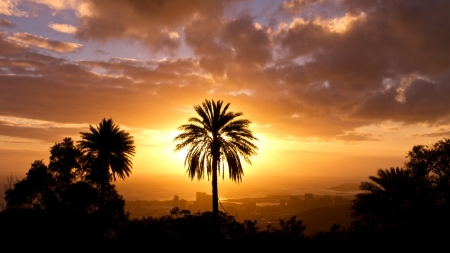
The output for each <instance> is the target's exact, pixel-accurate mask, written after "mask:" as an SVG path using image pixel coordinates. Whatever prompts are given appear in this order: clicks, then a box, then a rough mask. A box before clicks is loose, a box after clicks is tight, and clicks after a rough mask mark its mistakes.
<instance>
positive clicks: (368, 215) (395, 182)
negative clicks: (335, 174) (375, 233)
mask: <svg viewBox="0 0 450 253" xmlns="http://www.w3.org/2000/svg"><path fill="white" fill-rule="evenodd" d="M369 179H370V180H371V181H369V182H362V183H361V185H360V187H359V188H360V189H361V190H362V193H359V194H357V195H356V199H355V200H354V202H353V203H354V204H353V207H352V208H353V216H354V217H356V218H364V219H365V221H366V222H369V220H372V221H371V222H372V223H373V224H382V225H385V224H386V223H388V222H393V221H397V222H398V221H400V220H401V218H402V216H404V214H403V213H402V210H404V208H406V207H407V205H408V204H410V200H411V198H412V188H411V187H412V181H411V171H410V170H407V169H401V168H398V167H397V168H390V169H388V170H382V169H380V170H378V171H377V176H370V177H369Z"/></svg>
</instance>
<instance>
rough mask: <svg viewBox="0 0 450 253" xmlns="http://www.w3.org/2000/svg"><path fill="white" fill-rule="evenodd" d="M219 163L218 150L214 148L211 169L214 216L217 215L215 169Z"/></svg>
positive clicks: (217, 193) (217, 198)
mask: <svg viewBox="0 0 450 253" xmlns="http://www.w3.org/2000/svg"><path fill="white" fill-rule="evenodd" d="M218 165H219V152H217V151H215V150H214V153H213V164H212V167H213V171H212V173H213V174H212V198H213V199H212V204H213V206H212V207H213V215H214V217H218V216H219V190H218V187H217V170H218Z"/></svg>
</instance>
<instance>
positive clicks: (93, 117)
mask: <svg viewBox="0 0 450 253" xmlns="http://www.w3.org/2000/svg"><path fill="white" fill-rule="evenodd" d="M449 13H450V1H446V0H443V1H438V0H436V1H434V0H433V1H423V0H409V1H406V0H405V1H392V0H385V1H383V0H380V1H368V0H286V1H282V0H279V1H275V0H274V1H267V0H252V1H231V0H223V1H221V0H217V1H211V0H190V1H185V0H166V1H164V0H161V1H144V0H132V1H122V0H59V1H58V0H22V1H21V0H2V1H1V2H0V176H1V177H2V178H4V177H6V176H7V175H10V174H12V175H13V176H16V177H18V178H22V177H23V176H24V175H25V173H26V172H27V171H28V169H29V168H30V164H31V163H32V162H33V161H34V160H39V159H44V160H45V161H48V157H49V148H50V147H51V146H52V145H54V144H55V143H58V142H61V141H62V140H63V138H64V137H66V136H67V137H72V138H73V139H75V140H79V139H80V138H79V136H80V134H79V132H86V131H88V130H89V125H95V124H98V123H99V122H100V121H101V120H102V119H103V118H107V119H108V118H112V119H113V120H114V122H115V123H116V124H118V125H119V126H120V127H121V129H123V130H126V131H127V132H129V133H130V134H131V135H132V136H134V139H135V142H136V147H137V149H136V151H137V154H136V156H135V157H134V159H133V164H134V166H133V173H132V174H131V177H130V179H126V180H125V181H127V180H129V182H133V180H137V179H139V178H140V179H143V178H146V177H149V178H150V177H153V178H156V177H158V178H159V180H162V181H161V182H163V181H164V180H169V179H171V178H175V179H177V180H184V181H186V182H189V183H190V181H189V179H188V178H187V176H185V168H184V167H183V160H184V154H183V152H180V153H174V152H173V149H174V146H175V143H174V142H173V137H174V136H176V135H177V134H178V133H179V132H178V131H177V127H178V126H180V125H182V124H184V123H186V122H187V119H188V118H190V117H193V116H196V115H195V112H194V110H193V106H194V105H197V104H201V103H202V102H203V101H204V100H205V99H214V100H224V102H225V103H231V106H230V110H231V111H234V112H243V113H244V115H243V116H242V118H246V119H249V120H251V121H252V124H251V129H252V131H253V133H254V135H255V136H256V137H257V138H258V139H259V141H258V142H257V143H256V145H257V146H258V147H259V151H258V156H256V157H253V158H252V159H251V160H252V164H253V165H249V164H245V165H244V173H245V175H244V177H243V182H242V185H244V186H245V184H246V182H253V183H263V182H266V181H267V180H285V179H286V178H289V179H290V180H294V181H295V180H297V179H298V180H301V179H302V178H303V179H305V178H320V177H332V178H343V179H342V182H344V181H345V180H347V179H344V178H354V179H355V180H364V179H366V178H367V177H368V176H369V175H373V174H375V172H376V170H377V169H379V168H388V167H390V166H402V164H403V163H404V161H405V160H406V158H405V156H406V154H407V152H408V151H409V150H410V149H411V148H412V147H413V146H414V145H419V144H423V145H430V144H432V143H435V142H437V141H438V140H441V139H443V138H444V137H447V138H448V137H449V136H450V98H449V97H450V15H449ZM227 177H228V175H227V174H226V175H225V178H227ZM225 181H229V180H225ZM221 182H222V181H221ZM192 184H196V182H193V183H192ZM202 185H203V183H202ZM331 186H333V185H330V187H331ZM219 194H220V186H219Z"/></svg>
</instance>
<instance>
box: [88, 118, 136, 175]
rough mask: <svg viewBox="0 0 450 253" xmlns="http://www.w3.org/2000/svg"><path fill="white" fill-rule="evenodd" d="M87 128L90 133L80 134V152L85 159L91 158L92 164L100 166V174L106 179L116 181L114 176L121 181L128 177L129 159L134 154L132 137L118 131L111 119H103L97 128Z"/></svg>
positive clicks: (129, 170)
mask: <svg viewBox="0 0 450 253" xmlns="http://www.w3.org/2000/svg"><path fill="white" fill-rule="evenodd" d="M89 128H90V130H91V132H90V133H89V132H87V133H83V132H82V133H80V134H81V138H82V140H81V141H79V147H80V148H81V150H82V151H83V152H84V153H85V154H86V156H87V157H90V158H92V159H93V160H94V163H99V164H100V166H101V170H102V172H101V173H107V174H108V178H110V177H111V176H112V177H113V178H114V180H116V174H117V176H118V177H120V178H122V179H124V178H125V176H129V174H130V173H131V168H132V161H131V158H132V156H133V155H134V154H135V146H134V141H133V137H132V136H130V134H129V133H127V132H125V131H123V130H120V129H119V126H117V125H115V124H114V122H113V120H112V119H108V120H106V119H103V120H102V121H101V122H100V124H99V125H98V126H95V127H94V126H89ZM110 170H111V174H109V171H110Z"/></svg>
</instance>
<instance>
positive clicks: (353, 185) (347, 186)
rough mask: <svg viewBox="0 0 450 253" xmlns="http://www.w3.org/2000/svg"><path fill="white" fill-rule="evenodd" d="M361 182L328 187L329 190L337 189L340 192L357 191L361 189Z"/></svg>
mask: <svg viewBox="0 0 450 253" xmlns="http://www.w3.org/2000/svg"><path fill="white" fill-rule="evenodd" d="M359 185H360V184H359V183H345V184H340V185H337V186H334V187H330V188H328V190H335V191H340V192H357V191H359Z"/></svg>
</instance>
